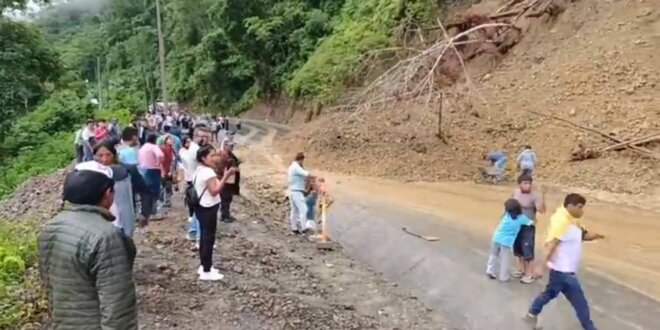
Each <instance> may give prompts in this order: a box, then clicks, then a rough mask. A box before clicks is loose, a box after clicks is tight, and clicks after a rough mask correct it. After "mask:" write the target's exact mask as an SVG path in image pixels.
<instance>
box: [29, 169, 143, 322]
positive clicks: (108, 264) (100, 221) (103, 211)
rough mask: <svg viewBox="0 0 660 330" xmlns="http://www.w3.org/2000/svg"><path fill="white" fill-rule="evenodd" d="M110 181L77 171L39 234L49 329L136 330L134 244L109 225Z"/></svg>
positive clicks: (111, 192) (93, 174)
mask: <svg viewBox="0 0 660 330" xmlns="http://www.w3.org/2000/svg"><path fill="white" fill-rule="evenodd" d="M113 199H114V181H113V180H112V179H111V178H110V177H109V176H108V174H107V173H100V172H97V171H93V170H79V171H74V172H72V173H70V174H69V175H68V176H67V177H66V180H65V182H64V201H65V202H66V206H65V208H64V209H63V210H62V211H61V212H60V213H59V214H57V215H56V216H55V218H53V219H52V220H51V221H50V222H48V223H47V224H46V226H45V227H44V228H43V230H42V232H41V234H40V235H39V265H40V270H41V275H42V280H43V282H44V283H45V285H46V289H47V290H48V298H49V306H50V316H51V320H52V324H51V326H50V327H49V328H50V329H55V330H69V329H71V330H79V329H86V330H88V329H89V330H93V329H101V330H106V329H107V330H110V329H112V330H120V329H121V330H132V329H137V308H136V298H135V285H134V282H133V261H134V260H135V245H134V244H133V241H132V240H131V239H130V238H129V237H127V236H126V235H124V234H123V233H122V231H121V229H120V228H117V227H116V226H115V225H113V223H112V221H113V220H114V217H113V216H112V214H111V213H110V211H109V208H110V206H111V205H112V202H113Z"/></svg>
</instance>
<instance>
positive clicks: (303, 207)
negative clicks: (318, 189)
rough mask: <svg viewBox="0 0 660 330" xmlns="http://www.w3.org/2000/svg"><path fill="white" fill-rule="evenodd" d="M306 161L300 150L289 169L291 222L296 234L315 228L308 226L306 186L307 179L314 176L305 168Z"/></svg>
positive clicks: (293, 231)
mask: <svg viewBox="0 0 660 330" xmlns="http://www.w3.org/2000/svg"><path fill="white" fill-rule="evenodd" d="M304 162H305V154H303V153H302V152H299V153H298V154H296V158H295V159H294V161H293V162H292V163H291V165H290V166H289V170H288V186H289V205H290V207H291V213H290V216H289V222H290V224H291V232H292V233H294V234H301V233H302V232H303V231H306V230H308V229H313V228H308V227H307V226H306V220H307V219H306V217H307V204H306V203H305V188H306V187H307V180H308V179H313V178H314V177H313V176H311V175H310V174H309V172H308V171H306V170H305V169H304V168H303V163H304Z"/></svg>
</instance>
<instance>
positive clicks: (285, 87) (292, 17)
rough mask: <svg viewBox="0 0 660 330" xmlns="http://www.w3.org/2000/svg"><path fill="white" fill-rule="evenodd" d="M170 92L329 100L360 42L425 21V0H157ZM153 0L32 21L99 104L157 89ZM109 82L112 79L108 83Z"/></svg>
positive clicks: (242, 105) (204, 102)
mask: <svg viewBox="0 0 660 330" xmlns="http://www.w3.org/2000/svg"><path fill="white" fill-rule="evenodd" d="M162 3H163V6H164V11H163V22H164V34H165V39H166V48H167V50H168V53H167V72H168V81H169V91H170V94H171V98H172V99H174V100H177V101H181V102H186V103H192V104H193V105H194V106H195V108H198V109H204V110H210V111H224V112H230V111H231V112H234V113H236V112H241V111H244V110H246V109H248V108H249V107H250V106H252V105H253V104H254V103H255V102H256V101H258V100H269V99H273V98H278V97H281V96H284V97H290V98H294V99H302V100H309V101H321V102H332V101H333V100H335V99H336V98H337V97H339V96H340V95H341V93H342V92H343V91H344V90H345V88H346V87H350V86H355V85H360V84H361V83H362V79H363V77H362V76H361V75H360V74H359V65H360V60H361V58H362V55H364V53H365V52H367V51H370V50H373V49H376V48H383V47H388V46H391V45H392V44H394V43H395V31H397V27H399V26H405V25H408V24H410V23H420V22H425V21H431V20H432V19H433V17H434V15H435V14H436V12H437V8H436V7H437V2H436V1H434V0H395V1H392V0H252V1H242V0H200V1H186V0H162ZM155 15H156V11H155V5H154V2H151V1H149V2H143V1H131V0H115V1H112V2H111V5H109V6H107V7H104V8H102V9H100V10H99V11H98V12H94V13H90V12H87V11H84V10H81V9H79V6H76V5H75V4H72V5H69V6H60V7H57V9H56V10H53V11H51V13H50V14H48V15H45V16H44V18H42V19H41V20H40V22H39V24H40V26H41V28H42V29H43V30H44V32H45V33H46V35H47V36H48V38H49V39H50V40H53V41H54V42H55V43H56V44H57V45H58V49H59V50H60V52H61V53H62V57H63V60H64V62H65V63H66V65H67V67H68V68H69V69H71V70H74V71H76V72H78V73H79V74H80V75H81V76H82V77H83V78H84V79H87V80H89V81H95V80H97V77H96V76H97V73H96V66H97V64H99V65H100V66H101V67H102V69H101V70H100V76H101V80H102V85H103V87H102V92H101V94H102V96H103V100H104V102H106V104H109V105H112V104H113V103H114V102H116V97H117V96H118V95H130V97H128V98H127V99H125V100H124V101H125V102H124V104H123V106H125V107H141V106H143V105H144V104H147V103H148V102H153V101H154V100H155V99H156V98H158V95H160V80H159V79H158V60H157V59H158V57H157V49H158V47H157V46H158V43H157V31H156V28H155V27H156V25H155ZM116 89H122V92H121V93H117V92H116V91H115V90H116Z"/></svg>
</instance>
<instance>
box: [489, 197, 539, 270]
mask: <svg viewBox="0 0 660 330" xmlns="http://www.w3.org/2000/svg"><path fill="white" fill-rule="evenodd" d="M530 223H531V221H530V220H529V218H528V217H527V216H526V215H524V214H523V213H522V207H521V206H520V202H518V201H517V200H515V199H513V198H511V199H509V200H507V201H506V202H505V203H504V215H502V219H501V220H500V224H499V225H498V226H497V229H495V233H493V241H492V243H491V247H490V255H489V257H488V264H487V266H486V274H487V275H488V277H490V278H491V279H498V280H500V281H502V282H506V281H508V280H509V269H510V268H511V264H512V263H513V242H515V240H516V236H518V232H519V231H520V227H521V226H522V225H529V224H530Z"/></svg>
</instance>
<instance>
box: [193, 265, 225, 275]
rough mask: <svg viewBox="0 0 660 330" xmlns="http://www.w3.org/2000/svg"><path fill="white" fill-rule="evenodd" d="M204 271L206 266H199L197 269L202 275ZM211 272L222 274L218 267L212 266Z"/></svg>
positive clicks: (198, 273)
mask: <svg viewBox="0 0 660 330" xmlns="http://www.w3.org/2000/svg"><path fill="white" fill-rule="evenodd" d="M203 272H204V267H202V266H199V268H198V269H197V275H202V273H203ZM211 273H218V274H220V271H219V270H218V269H217V268H215V267H213V266H211Z"/></svg>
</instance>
